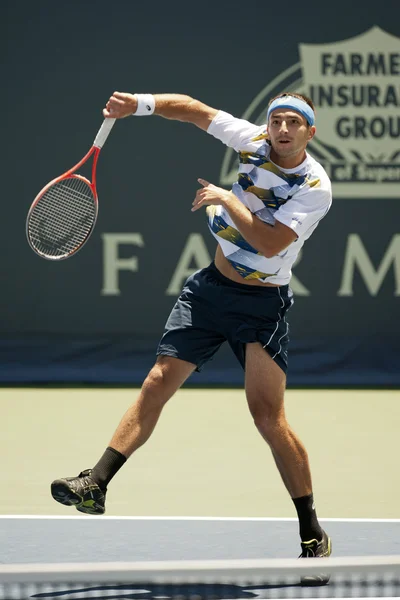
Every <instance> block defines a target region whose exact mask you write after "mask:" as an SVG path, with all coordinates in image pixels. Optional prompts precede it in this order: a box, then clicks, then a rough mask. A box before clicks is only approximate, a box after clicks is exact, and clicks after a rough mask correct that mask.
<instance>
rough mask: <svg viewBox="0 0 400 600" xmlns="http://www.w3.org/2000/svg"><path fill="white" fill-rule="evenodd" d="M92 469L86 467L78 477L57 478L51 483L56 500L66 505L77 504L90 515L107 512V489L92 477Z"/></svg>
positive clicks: (77, 508)
mask: <svg viewBox="0 0 400 600" xmlns="http://www.w3.org/2000/svg"><path fill="white" fill-rule="evenodd" d="M91 473H92V470H91V469H86V471H82V473H79V475H78V477H66V478H64V479H56V480H55V481H53V483H52V484H51V495H52V496H53V498H54V500H56V501H57V502H60V504H65V505H66V506H75V508H76V510H79V512H83V513H87V514H88V515H102V514H103V513H104V512H105V510H106V509H105V500H106V491H107V490H102V489H100V487H99V486H98V485H97V483H96V482H95V481H94V479H92V477H91Z"/></svg>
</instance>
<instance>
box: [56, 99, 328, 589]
mask: <svg viewBox="0 0 400 600" xmlns="http://www.w3.org/2000/svg"><path fill="white" fill-rule="evenodd" d="M103 113H104V116H105V117H106V118H116V119H120V118H123V117H128V116H129V115H135V116H146V115H149V116H150V115H153V114H154V115H159V116H161V117H165V118H167V119H174V120H178V121H184V122H187V123H192V124H194V125H196V126H197V127H199V128H200V129H202V130H204V131H206V132H207V133H208V134H209V135H212V136H214V137H215V138H216V139H218V140H220V141H221V142H222V143H224V144H226V145H227V146H230V147H231V148H233V149H234V150H235V151H236V152H237V153H238V158H239V173H238V179H237V181H236V183H234V185H233V187H232V189H231V190H226V189H222V188H220V187H217V186H216V185H213V184H212V183H209V182H208V181H205V180H204V179H199V180H198V181H199V184H200V186H199V189H198V191H197V193H196V195H195V198H194V201H193V204H192V211H197V210H200V209H202V208H203V207H204V208H206V212H207V218H208V225H209V229H210V232H211V234H212V235H213V236H214V238H215V240H216V242H217V248H216V254H215V258H214V261H213V262H212V263H211V264H210V265H209V266H208V267H206V268H204V269H201V270H199V271H197V272H196V273H194V274H193V275H191V276H190V277H189V278H188V279H187V281H186V282H185V284H184V287H183V289H182V292H181V295H180V296H179V298H178V300H177V302H176V304H175V306H174V307H173V309H172V312H171V314H170V315H169V318H168V320H167V323H166V325H165V331H164V334H163V336H162V338H161V340H160V343H159V346H158V349H157V360H156V362H155V364H154V366H153V368H152V369H151V370H150V372H149V374H148V376H147V378H146V379H145V381H144V383H143V386H142V389H141V391H140V394H139V396H138V398H137V399H136V400H135V402H134V403H133V404H132V406H131V407H130V408H129V409H128V411H127V412H126V414H125V415H124V416H123V418H122V420H121V422H120V424H119V426H118V428H117V430H116V431H115V433H114V435H113V437H112V439H111V441H110V444H109V446H108V447H107V449H106V450H105V452H104V454H103V456H102V457H101V458H100V460H99V462H98V463H97V464H96V465H95V466H94V468H93V469H88V470H86V471H83V472H82V473H80V475H78V476H77V477H70V478H64V479H58V480H56V481H54V482H53V483H52V486H51V490H52V495H53V497H54V499H55V500H57V501H58V502H61V503H62V504H66V505H74V506H75V507H76V508H77V509H78V510H79V511H81V512H84V513H89V514H102V513H104V511H105V497H106V491H107V486H108V484H109V482H110V481H111V479H112V478H113V477H114V475H115V474H116V473H117V472H118V470H119V469H120V468H121V467H122V465H123V464H124V463H125V461H126V460H127V458H129V457H130V456H131V454H132V453H133V452H135V450H137V449H138V448H139V447H140V446H142V444H144V443H145V442H146V441H147V439H148V438H149V437H150V435H151V433H152V431H153V429H154V427H155V425H156V423H157V421H158V418H159V416H160V414H161V411H162V409H163V407H164V405H165V404H166V402H167V401H168V400H169V399H170V398H171V397H172V396H173V394H174V393H175V392H176V391H177V390H178V389H179V388H180V387H181V386H182V384H183V383H184V382H185V381H186V379H187V378H188V377H189V376H190V375H191V374H192V373H193V371H195V370H200V369H201V368H202V367H203V366H204V365H205V364H206V363H207V361H209V360H210V359H211V358H212V356H213V355H214V354H215V353H216V352H217V350H218V348H219V347H220V346H221V344H222V343H224V342H226V341H227V342H228V343H229V345H230V347H231V348H232V350H233V352H234V354H235V355H236V357H237V359H238V360H239V362H240V364H241V365H242V367H243V369H244V371H245V390H246V397H247V402H248V406H249V409H250V412H251V415H252V416H253V419H254V422H255V425H256V427H257V429H258V431H259V432H260V434H261V435H262V437H263V438H264V440H265V441H266V442H267V444H268V445H269V447H270V449H271V452H272V456H273V458H274V460H275V462H276V466H277V468H278V470H279V473H280V475H281V477H282V480H283V483H284V485H285V486H286V488H287V490H288V492H289V494H290V496H291V498H292V499H293V503H294V506H295V508H296V511H297V515H298V519H299V529H300V538H301V550H302V551H301V556H302V557H325V556H329V555H330V553H331V541H330V538H329V537H328V535H327V534H326V533H325V532H324V531H323V529H322V528H321V526H320V524H319V522H318V518H317V513H316V510H315V505H314V498H313V490H312V481H311V474H310V467H309V461H308V456H307V452H306V450H305V448H304V446H303V444H302V442H301V441H300V440H299V438H298V436H297V435H296V434H295V433H294V431H293V430H292V429H291V427H290V426H289V424H288V422H287V420H286V417H285V408H284V392H285V385H286V369H287V352H288V341H289V336H288V331H289V327H288V323H287V320H286V313H287V311H288V310H289V308H290V307H291V305H292V304H293V294H292V291H291V289H290V287H289V283H290V278H291V268H292V265H293V263H294V262H295V260H296V257H297V256H298V254H299V251H300V250H301V248H302V246H303V244H304V242H305V241H306V240H307V239H308V238H309V237H310V236H311V234H312V233H313V232H314V230H315V228H316V227H317V225H318V223H319V222H320V220H321V219H322V218H323V217H324V216H325V215H326V214H327V212H328V211H329V208H330V206H331V202H332V191H331V183H330V180H329V178H328V176H327V174H326V172H325V171H324V169H323V168H322V166H321V165H320V164H319V163H318V162H316V161H315V160H314V159H313V158H312V157H311V156H309V155H308V154H307V152H306V147H307V144H308V142H309V141H310V140H311V139H312V138H313V137H314V135H315V130H316V129H315V110H314V106H313V103H312V101H311V100H310V99H309V98H307V97H306V96H303V95H301V94H294V93H283V94H280V95H279V96H277V97H275V98H273V99H272V100H271V101H270V103H269V106H268V110H267V118H266V123H265V124H264V125H261V126H258V125H254V124H251V123H249V122H248V121H245V120H242V119H238V118H235V117H233V116H232V115H230V114H228V113H226V112H224V111H222V110H217V109H215V108H211V107H210V106H207V105H206V104H204V103H202V102H200V101H198V100H195V99H193V98H191V97H189V96H185V95H180V94H156V95H152V94H128V93H120V92H115V93H114V94H113V95H112V96H111V98H110V99H109V100H108V102H107V104H106V107H105V108H104V111H103ZM311 579H312V578H311ZM327 580H328V578H327V577H325V576H320V577H319V578H314V579H313V580H310V579H309V582H310V583H326V582H327ZM303 583H306V581H304V582H303Z"/></svg>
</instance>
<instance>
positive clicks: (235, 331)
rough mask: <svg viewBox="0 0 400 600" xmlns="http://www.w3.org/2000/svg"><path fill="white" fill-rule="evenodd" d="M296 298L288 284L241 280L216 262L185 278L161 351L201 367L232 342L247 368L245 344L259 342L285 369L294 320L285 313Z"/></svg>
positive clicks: (158, 350)
mask: <svg viewBox="0 0 400 600" xmlns="http://www.w3.org/2000/svg"><path fill="white" fill-rule="evenodd" d="M292 304H293V294H292V291H291V289H290V287H289V286H288V285H283V286H280V287H267V286H265V287H264V286H254V285H247V284H242V283H236V282H234V281H231V280H230V279H228V278H227V277H225V276H224V275H222V274H221V273H220V272H219V271H218V269H217V268H216V266H215V264H214V263H211V264H210V266H208V267H206V268H204V269H201V270H200V271H197V272H196V273H194V274H193V275H191V276H190V277H189V278H188V279H187V280H186V281H185V284H184V286H183V289H182V292H181V294H180V296H179V298H178V300H177V301H176V304H175V306H174V307H173V309H172V311H171V314H170V315H169V317H168V320H167V323H166V325H165V331H164V334H163V336H162V338H161V340H160V343H159V345H158V348H157V355H164V356H174V357H175V358H180V359H182V360H186V361H188V362H191V363H193V364H195V365H196V368H197V371H200V370H201V368H202V367H203V365H204V364H205V363H206V362H207V361H209V360H210V359H211V358H212V357H213V356H214V354H215V353H216V352H217V350H218V349H219V348H220V346H221V344H223V343H224V342H228V343H229V345H230V347H231V348H232V350H233V352H234V353H235V355H236V357H237V359H238V360H239V362H240V364H241V365H242V367H243V369H244V368H245V350H246V344H247V343H249V342H260V343H261V344H262V346H263V347H264V348H265V350H266V351H267V352H268V353H269V354H270V355H271V357H272V358H273V359H274V361H275V362H276V363H277V364H278V365H279V366H280V367H281V369H282V370H283V371H284V372H285V373H286V369H287V347H288V342H289V336H288V331H289V326H288V323H287V321H286V317H285V315H286V311H287V310H288V309H289V308H290V306H291V305H292Z"/></svg>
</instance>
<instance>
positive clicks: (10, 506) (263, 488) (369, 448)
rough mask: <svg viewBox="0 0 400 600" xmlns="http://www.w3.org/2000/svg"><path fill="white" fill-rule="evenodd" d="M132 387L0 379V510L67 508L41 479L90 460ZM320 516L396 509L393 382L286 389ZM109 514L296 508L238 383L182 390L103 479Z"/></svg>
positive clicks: (256, 513)
mask: <svg viewBox="0 0 400 600" xmlns="http://www.w3.org/2000/svg"><path fill="white" fill-rule="evenodd" d="M137 393H138V390H136V389H101V390H100V389H31V388H19V389H15V388H11V389H8V388H3V389H0V423H1V435H0V455H1V456H2V476H1V483H2V486H1V488H2V489H1V494H0V514H31V515H33V514H42V515H73V514H78V513H77V512H76V511H75V510H74V509H73V508H69V507H63V506H61V505H59V504H57V503H56V502H54V501H53V500H52V498H51V496H50V493H49V488H50V482H51V481H52V480H53V479H55V478H57V477H64V476H72V475H76V474H78V472H79V471H81V470H83V469H85V468H89V467H91V466H93V465H94V463H95V462H96V461H97V459H98V458H99V456H100V455H101V454H102V452H103V450H104V448H105V447H106V446H107V444H108V442H109V440H110V437H111V435H112V433H113V431H114V429H115V427H116V425H117V424H118V422H119V419H120V417H121V416H122V414H123V412H124V411H125V409H126V408H127V406H128V405H129V404H130V402H131V401H132V400H133V399H134V398H135V396H136V395H137ZM286 407H287V415H288V419H289V421H290V423H291V425H292V427H293V429H294V430H295V431H296V432H297V433H298V434H299V435H300V437H301V439H302V440H303V442H304V443H305V445H306V447H307V449H308V453H309V457H310V462H311V468H312V473H313V481H314V495H315V499H316V503H317V510H318V514H319V516H320V517H325V518H328V517H337V518H355V517H358V518H400V501H399V498H400V476H399V475H400V469H399V458H400V435H399V434H400V391H347V390H329V391H324V390H313V391H300V390H289V391H288V392H287V395H286ZM107 514H108V515H116V516H120V515H137V516H216V517H295V516H296V515H295V512H294V508H293V504H292V502H291V500H290V498H289V496H288V495H287V492H286V490H285V488H284V486H283V484H282V482H281V480H280V477H279V475H278V471H277V469H276V467H275V464H274V462H273V460H272V458H271V455H270V451H269V448H268V446H267V445H266V444H265V443H264V442H263V440H262V439H261V437H260V436H259V434H258V432H257V431H256V429H255V427H254V425H253V422H252V419H251V417H250V415H249V413H248V410H247V406H246V401H245V396H244V392H243V391H242V390H207V389H203V390H192V389H185V388H184V389H182V390H180V391H179V392H178V393H177V394H176V396H175V397H174V398H173V399H172V400H171V401H170V403H169V404H168V405H167V406H166V408H165V409H164V412H163V414H162V416H161V419H160V421H159V423H158V426H157V428H156V430H155V432H154V434H153V436H152V437H151V438H150V440H149V441H148V442H147V444H146V445H145V446H143V447H142V448H141V449H139V450H138V451H137V453H136V454H134V455H133V456H132V457H131V459H130V460H129V461H128V462H127V464H126V465H125V466H124V467H123V469H122V470H121V471H120V472H119V473H118V474H117V476H116V477H115V479H114V480H113V481H112V482H111V485H110V487H109V491H108V497H107Z"/></svg>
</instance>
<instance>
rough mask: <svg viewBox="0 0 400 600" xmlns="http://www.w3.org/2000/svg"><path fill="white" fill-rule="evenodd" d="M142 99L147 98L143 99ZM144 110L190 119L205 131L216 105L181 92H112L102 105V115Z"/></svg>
mask: <svg viewBox="0 0 400 600" xmlns="http://www.w3.org/2000/svg"><path fill="white" fill-rule="evenodd" d="M138 96H139V104H138ZM146 99H147V100H148V101H149V102H147V103H146ZM153 103H154V105H153ZM146 110H148V113H147V114H153V112H154V114H155V115H159V116H160V117H164V118H165V119H173V120H175V121H184V122H186V123H193V125H196V126H197V127H199V128H200V129H203V130H204V131H207V129H208V127H209V125H210V123H211V121H212V120H213V118H214V117H215V115H216V114H217V112H218V110H217V109H215V108H212V107H211V106H207V104H204V103H203V102H200V101H199V100H195V99H194V98H191V97H190V96H185V95H183V94H151V95H150V94H146V95H142V94H138V95H136V94H128V93H123V92H114V93H113V95H112V96H111V97H110V99H109V100H108V102H107V104H106V106H105V108H104V109H103V115H104V117H106V118H109V117H110V118H114V119H122V118H124V117H128V116H130V115H135V114H138V115H145V114H146Z"/></svg>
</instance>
